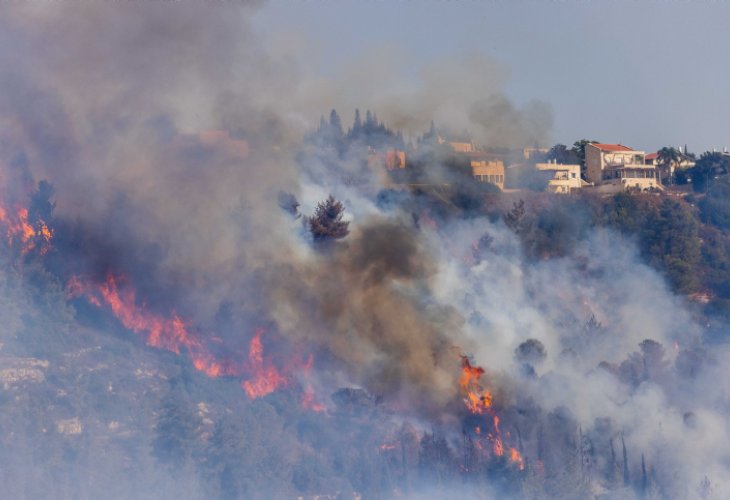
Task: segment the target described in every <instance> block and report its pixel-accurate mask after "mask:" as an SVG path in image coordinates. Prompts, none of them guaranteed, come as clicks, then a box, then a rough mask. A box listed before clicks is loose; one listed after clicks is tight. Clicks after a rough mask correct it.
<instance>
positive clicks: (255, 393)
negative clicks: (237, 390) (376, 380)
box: [241, 328, 288, 399]
mask: <svg viewBox="0 0 730 500" xmlns="http://www.w3.org/2000/svg"><path fill="white" fill-rule="evenodd" d="M263 333H264V330H263V328H259V329H258V330H256V334H255V335H254V337H253V338H252V339H251V346H250V348H249V352H248V361H249V368H250V370H251V372H253V378H252V379H250V380H244V381H243V382H242V383H241V386H242V387H243V390H244V391H246V395H247V396H248V397H249V398H250V399H256V398H260V397H261V396H266V395H267V394H270V393H272V392H274V391H275V390H277V389H278V388H279V387H283V386H285V385H287V384H288V380H287V379H286V377H284V376H282V375H281V374H280V373H279V371H278V370H277V369H276V367H275V366H273V365H270V364H267V363H265V362H264V346H263V344H262V343H261V335H262V334H263Z"/></svg>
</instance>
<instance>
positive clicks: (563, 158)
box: [545, 144, 581, 165]
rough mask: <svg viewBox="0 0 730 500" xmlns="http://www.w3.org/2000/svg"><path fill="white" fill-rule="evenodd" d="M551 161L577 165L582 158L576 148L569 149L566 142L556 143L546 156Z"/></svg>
mask: <svg viewBox="0 0 730 500" xmlns="http://www.w3.org/2000/svg"><path fill="white" fill-rule="evenodd" d="M545 157H546V159H547V160H549V161H555V162H557V163H562V164H563V165H575V164H576V163H580V162H581V158H580V157H579V156H578V153H576V151H575V149H568V146H566V145H565V144H556V145H555V146H553V147H552V148H550V151H548V152H547V155H546V156H545Z"/></svg>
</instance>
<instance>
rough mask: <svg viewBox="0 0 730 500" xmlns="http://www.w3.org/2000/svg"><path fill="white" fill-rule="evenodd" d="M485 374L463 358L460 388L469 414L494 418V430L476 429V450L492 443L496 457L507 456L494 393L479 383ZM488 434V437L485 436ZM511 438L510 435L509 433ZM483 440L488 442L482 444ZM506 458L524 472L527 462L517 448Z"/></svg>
mask: <svg viewBox="0 0 730 500" xmlns="http://www.w3.org/2000/svg"><path fill="white" fill-rule="evenodd" d="M483 374H484V369H483V368H482V367H480V366H473V365H472V364H471V362H470V361H469V358H468V357H466V356H461V376H460V377H459V388H460V390H461V394H462V396H463V401H464V404H465V405H466V407H467V409H468V410H469V413H471V414H472V415H484V416H491V417H492V430H491V431H488V432H486V433H485V432H483V431H482V427H481V426H480V425H476V426H475V427H474V434H475V436H476V437H477V441H476V443H475V444H476V448H477V449H478V450H482V451H483V450H485V449H486V448H487V447H486V446H484V445H486V444H487V443H491V451H492V453H493V454H494V456H497V457H502V456H505V446H504V441H503V439H502V434H501V432H500V430H499V416H498V415H496V414H494V410H493V407H492V393H491V392H490V391H489V390H488V389H484V388H483V387H482V386H481V384H480V383H479V379H480V378H481V376H482V375H483ZM485 434H486V436H485ZM507 437H508V438H509V433H507ZM482 440H485V441H486V442H485V443H484V445H483V444H482V442H481V441H482ZM506 458H507V459H508V460H509V461H510V462H512V463H514V464H516V465H517V466H518V467H519V469H520V470H524V468H525V462H524V460H523V458H522V455H521V454H520V452H519V451H518V450H517V448H515V447H510V448H509V450H508V453H507V455H506Z"/></svg>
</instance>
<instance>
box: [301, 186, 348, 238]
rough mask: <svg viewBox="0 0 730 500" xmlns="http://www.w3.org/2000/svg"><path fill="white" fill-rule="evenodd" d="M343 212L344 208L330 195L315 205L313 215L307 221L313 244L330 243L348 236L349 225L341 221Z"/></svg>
mask: <svg viewBox="0 0 730 500" xmlns="http://www.w3.org/2000/svg"><path fill="white" fill-rule="evenodd" d="M344 212H345V207H344V206H343V205H342V203H341V202H339V201H337V200H336V199H335V197H334V196H332V195H329V197H328V198H327V199H326V200H325V201H323V202H320V203H318V204H317V208H316V209H315V211H314V215H313V216H312V217H309V218H308V219H307V223H308V226H309V232H310V233H312V238H314V241H315V243H324V242H331V241H333V240H338V239H341V238H344V237H345V236H347V235H348V234H350V230H349V229H348V226H349V225H350V223H349V222H347V221H343V220H342V216H343V214H344Z"/></svg>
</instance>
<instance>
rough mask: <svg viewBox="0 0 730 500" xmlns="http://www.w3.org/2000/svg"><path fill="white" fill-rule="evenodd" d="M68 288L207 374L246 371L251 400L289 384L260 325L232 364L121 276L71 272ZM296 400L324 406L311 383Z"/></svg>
mask: <svg viewBox="0 0 730 500" xmlns="http://www.w3.org/2000/svg"><path fill="white" fill-rule="evenodd" d="M67 290H68V293H69V295H70V296H72V297H78V296H83V297H85V298H86V300H87V301H88V302H89V303H90V304H93V305H95V306H97V307H102V306H106V307H108V308H109V309H110V310H111V312H112V314H113V315H114V316H115V317H116V318H117V319H118V320H119V321H120V322H121V324H122V325H123V326H124V327H125V328H127V329H129V330H132V331H133V332H135V333H137V334H139V335H141V336H143V337H144V338H145V341H146V343H147V345H149V346H151V347H156V348H159V349H165V350H168V351H171V352H174V353H175V354H180V353H181V352H185V353H187V354H188V355H189V356H190V358H191V360H192V363H193V366H194V367H195V369H196V370H198V371H200V372H202V373H204V374H205V375H207V376H209V377H221V376H229V377H239V376H246V377H247V378H246V379H245V380H243V381H242V382H241V387H242V388H243V390H244V391H245V392H246V395H247V396H248V397H249V398H250V399H256V398H259V397H262V396H265V395H267V394H270V393H272V392H274V391H276V390H277V389H280V388H282V387H286V386H288V385H289V384H290V380H291V377H290V376H289V375H287V374H285V373H282V372H281V371H280V370H279V369H278V368H277V367H276V366H274V364H273V363H272V362H271V361H270V360H268V359H267V358H266V357H265V356H264V345H263V342H262V336H263V334H264V332H265V330H264V329H263V328H258V329H257V330H256V331H255V333H254V336H253V337H252V339H251V341H250V343H249V350H248V359H247V362H245V363H239V364H236V363H233V362H227V361H222V360H219V359H217V358H216V357H215V356H214V355H213V354H212V353H211V352H209V350H208V348H207V345H206V343H205V342H204V341H203V338H202V337H201V336H200V335H198V334H196V333H195V332H194V331H193V330H192V329H191V327H190V325H189V324H188V322H186V321H185V320H184V319H183V318H182V317H180V316H179V315H178V314H177V313H175V312H173V313H172V314H171V315H170V316H169V317H167V316H163V315H161V314H158V313H155V312H153V311H150V310H148V309H147V307H146V306H145V305H144V304H142V305H138V303H137V297H136V294H135V291H134V288H133V287H131V286H130V285H129V284H128V282H127V280H126V279H125V278H121V277H117V276H114V275H112V274H110V275H108V276H107V278H106V281H105V282H104V283H93V282H91V281H88V280H82V279H80V278H78V277H73V278H71V279H70V280H69V282H68V285H67ZM216 340H217V341H220V339H217V338H216V337H213V341H216ZM312 363H313V360H312V358H311V356H310V358H309V360H308V361H307V363H306V364H304V366H303V369H304V371H308V370H309V368H311V366H312ZM301 366H302V364H301V363H291V366H288V367H287V368H288V369H294V368H298V367H301ZM301 405H302V407H303V408H305V409H308V410H311V411H314V412H324V411H326V409H325V408H324V406H322V405H320V404H319V403H317V401H316V400H315V397H314V391H313V389H312V387H311V386H310V385H306V386H305V388H304V392H303V395H302V397H301Z"/></svg>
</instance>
